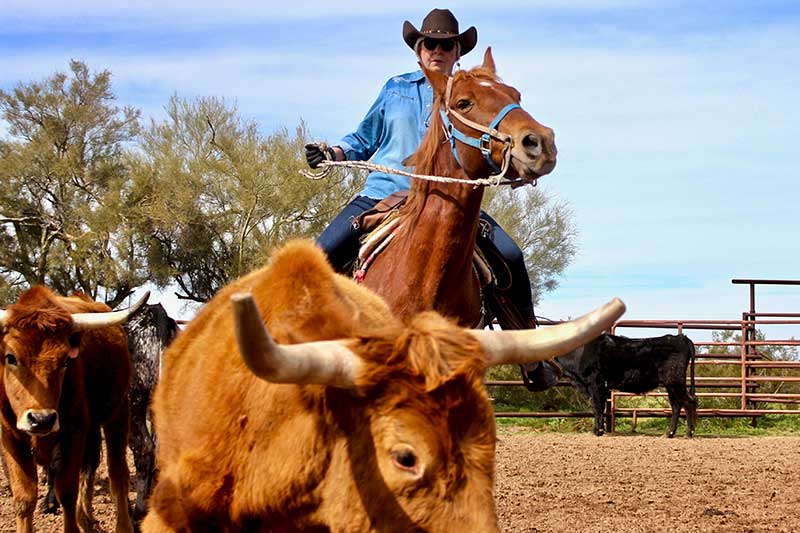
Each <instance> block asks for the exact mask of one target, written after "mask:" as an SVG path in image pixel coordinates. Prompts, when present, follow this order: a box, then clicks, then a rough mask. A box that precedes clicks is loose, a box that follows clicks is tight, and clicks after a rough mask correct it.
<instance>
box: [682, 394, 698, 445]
mask: <svg viewBox="0 0 800 533" xmlns="http://www.w3.org/2000/svg"><path fill="white" fill-rule="evenodd" d="M683 408H684V409H686V436H687V437H689V438H690V439H691V438H692V437H693V436H694V428H695V427H696V426H697V396H694V395H693V394H688V393H687V394H686V401H685V402H684V404H683Z"/></svg>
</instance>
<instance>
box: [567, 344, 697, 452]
mask: <svg viewBox="0 0 800 533" xmlns="http://www.w3.org/2000/svg"><path fill="white" fill-rule="evenodd" d="M694 355H695V350H694V343H692V341H691V339H689V337H687V336H686V335H664V336H663V337H654V338H647V339H629V338H627V337H620V336H615V335H608V334H605V333H604V334H603V335H600V336H599V337H598V338H596V339H594V340H593V341H592V342H590V343H588V344H586V346H582V347H580V348H577V349H575V350H573V351H572V352H570V353H569V354H568V355H565V356H563V357H560V358H559V360H558V362H559V364H560V365H561V368H562V369H563V371H564V374H565V375H566V376H567V377H568V378H569V379H570V381H572V384H573V385H574V386H575V387H576V388H577V389H578V390H580V391H582V392H583V393H584V394H586V395H587V396H589V398H591V400H592V410H593V411H594V433H595V435H602V434H603V425H604V421H605V409H606V403H607V401H608V397H609V394H610V391H611V389H615V390H619V391H623V392H634V393H638V394H641V393H645V392H648V391H651V390H653V389H655V388H656V387H658V386H663V387H664V388H665V389H666V390H667V394H668V396H669V403H670V405H671V406H672V419H671V420H670V424H669V430H668V431H667V436H668V437H673V436H674V435H675V430H676V429H677V427H678V417H679V416H680V413H681V407H683V408H684V409H685V410H686V434H687V436H689V437H691V436H692V434H693V432H694V428H695V424H696V421H697V398H696V397H695V395H694ZM690 362H691V365H692V366H691V378H690V379H691V390H687V388H686V368H687V366H688V365H689V363H690Z"/></svg>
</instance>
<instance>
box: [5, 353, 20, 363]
mask: <svg viewBox="0 0 800 533" xmlns="http://www.w3.org/2000/svg"><path fill="white" fill-rule="evenodd" d="M6 364H7V365H9V366H17V358H16V357H15V356H14V354H13V353H7V354H6Z"/></svg>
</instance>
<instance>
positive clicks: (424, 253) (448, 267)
mask: <svg viewBox="0 0 800 533" xmlns="http://www.w3.org/2000/svg"><path fill="white" fill-rule="evenodd" d="M454 177H456V176H454ZM458 177H463V176H458ZM482 198H483V188H482V187H477V188H476V187H471V186H469V185H464V184H453V183H437V182H429V181H422V180H415V181H414V183H413V184H412V187H411V190H410V192H409V196H408V200H407V204H408V207H409V208H410V210H409V211H410V212H409V215H408V219H407V221H408V222H407V223H405V224H404V226H405V227H404V230H405V231H404V233H405V235H404V236H402V238H400V239H398V240H400V241H401V242H403V243H404V248H405V251H404V255H405V257H406V258H407V259H408V260H409V263H410V264H418V265H424V266H423V267H422V268H418V269H415V271H414V272H413V274H412V275H414V276H415V277H416V279H415V280H413V284H414V285H415V286H417V287H420V288H423V289H424V294H426V295H427V298H430V299H431V300H430V302H427V303H426V304H424V306H428V308H436V309H437V310H440V311H445V312H446V311H448V310H447V309H444V308H442V306H443V305H444V306H445V307H446V306H448V305H450V304H452V305H453V306H454V307H455V308H456V309H458V307H457V306H459V305H462V303H461V302H459V298H461V297H468V296H467V294H468V293H469V290H468V288H469V287H471V286H472V285H473V284H474V283H475V280H474V275H473V271H472V256H473V253H474V247H475V237H476V235H477V231H478V220H479V218H480V207H481V200H482ZM398 237H401V236H399V235H398ZM462 309H463V307H462ZM448 314H449V313H448Z"/></svg>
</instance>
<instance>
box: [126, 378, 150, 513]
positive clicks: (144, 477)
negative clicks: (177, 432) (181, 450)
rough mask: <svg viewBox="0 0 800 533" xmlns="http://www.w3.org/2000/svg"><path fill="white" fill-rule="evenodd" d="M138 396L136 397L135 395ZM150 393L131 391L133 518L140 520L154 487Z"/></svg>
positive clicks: (145, 511)
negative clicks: (149, 415)
mask: <svg viewBox="0 0 800 533" xmlns="http://www.w3.org/2000/svg"><path fill="white" fill-rule="evenodd" d="M135 396H136V397H137V398H136V399H135V398H134V397H135ZM148 400H149V395H145V394H144V393H138V394H134V393H133V391H131V431H130V445H131V451H132V452H133V462H134V464H135V465H136V504H135V505H134V507H133V519H134V521H135V522H138V521H140V520H141V519H142V518H144V516H145V515H146V514H147V498H148V496H149V495H150V491H151V490H152V488H153V478H154V475H155V463H156V461H155V456H156V447H155V442H154V439H153V436H152V435H151V434H150V432H149V431H148V429H147V404H148Z"/></svg>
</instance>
